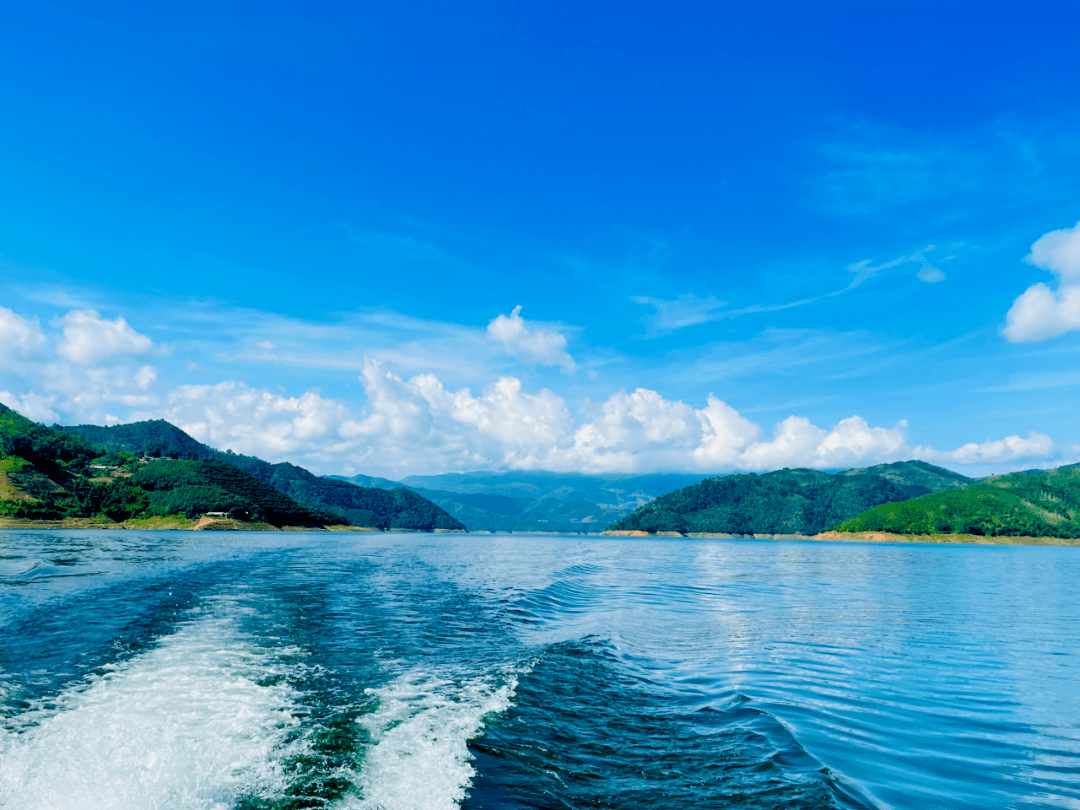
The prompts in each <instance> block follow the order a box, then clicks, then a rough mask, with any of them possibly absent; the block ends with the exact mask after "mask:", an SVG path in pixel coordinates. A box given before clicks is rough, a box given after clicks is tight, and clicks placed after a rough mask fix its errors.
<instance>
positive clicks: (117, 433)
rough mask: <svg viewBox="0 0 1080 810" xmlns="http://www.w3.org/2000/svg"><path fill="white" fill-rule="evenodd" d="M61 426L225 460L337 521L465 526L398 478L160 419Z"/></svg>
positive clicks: (110, 444) (180, 455)
mask: <svg viewBox="0 0 1080 810" xmlns="http://www.w3.org/2000/svg"><path fill="white" fill-rule="evenodd" d="M62 430H64V431H65V432H67V433H70V434H72V435H76V436H80V437H82V438H84V439H86V440H88V441H90V442H92V443H94V444H96V445H99V446H102V447H105V448H108V449H109V450H112V451H115V452H130V453H138V454H142V453H146V454H149V455H152V456H164V457H171V458H174V459H188V460H194V459H203V460H210V461H216V462H220V463H224V464H228V465H231V466H232V467H236V468H238V469H240V470H243V471H244V472H245V473H247V474H248V475H250V476H252V477H254V478H256V479H258V480H259V481H262V482H263V483H265V484H268V485H269V486H270V487H273V488H275V489H277V490H280V491H281V492H283V493H285V494H286V495H288V496H289V497H290V498H292V499H294V500H296V501H299V502H300V503H301V504H304V505H305V506H307V507H309V508H310V509H313V510H316V511H319V512H322V513H329V514H332V515H335V516H337V518H339V521H338V522H342V521H345V522H348V523H350V524H352V525H354V526H365V527H370V528H378V529H384V530H385V529H408V530H412V531H433V530H435V529H439V530H450V531H461V530H464V529H465V525H464V524H463V523H461V522H460V521H459V520H457V519H456V518H454V517H451V516H450V515H449V514H448V513H447V512H446V511H445V510H444V509H442V508H440V507H438V506H436V505H435V504H434V503H432V502H431V501H429V500H428V499H426V498H424V497H423V496H421V495H418V494H417V493H415V492H413V491H411V490H409V489H406V488H404V487H401V485H400V484H398V485H395V488H394V489H383V488H372V487H363V486H358V485H356V484H353V483H349V482H348V481H345V480H341V479H334V478H324V477H321V476H317V475H314V474H313V473H311V472H309V471H308V470H305V469H304V468H303V467H297V466H296V465H294V464H289V463H283V464H271V463H270V462H268V461H264V460H262V459H261V458H256V457H254V456H244V455H239V454H237V453H232V452H222V451H220V450H215V449H214V448H212V447H208V446H207V445H205V444H203V443H202V442H199V441H197V440H196V439H193V438H192V437H191V436H189V435H188V434H187V433H185V432H184V431H182V430H181V429H180V428H178V427H176V426H175V425H173V424H170V423H169V422H166V421H164V420H161V419H156V420H152V421H145V422H135V423H132V424H128V425H113V426H110V427H100V426H98V425H76V426H72V427H65V428H62ZM387 483H392V482H387ZM178 497H179V496H178ZM215 511H216V510H215Z"/></svg>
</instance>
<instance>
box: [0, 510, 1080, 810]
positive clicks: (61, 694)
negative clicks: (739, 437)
mask: <svg viewBox="0 0 1080 810" xmlns="http://www.w3.org/2000/svg"><path fill="white" fill-rule="evenodd" d="M1078 581H1080V549H1076V548H1054V547H1050V548H1038V547H1035V548H1032V547H962V546H920V545H887V546H886V545H870V544H866V545H863V544H840V543H837V544H828V543H812V542H776V541H753V540H712V539H709V540H680V539H675V540H633V539H597V538H590V539H581V538H577V537H548V536H545V537H531V536H520V535H518V536H512V537H498V536H495V537H493V536H468V535H466V536H458V535H455V536H448V535H442V536H438V535H436V536H425V535H366V534H327V533H320V534H300V533H273V534H248V533H242V534H233V533H210V532H204V533H185V532H161V533H143V532H138V533H137V532H126V533H125V532H100V533H89V532H79V533H75V532H69V533H65V532H17V531H14V532H12V531H9V532H0V807H2V808H11V810H23V809H24V808H42V810H44V809H45V808H48V809H49V810H65V809H66V808H87V809H88V810H91V809H92V810H108V809H109V808H124V809H125V810H139V809H140V808H215V809H217V808H220V809H221V810H225V809H226V808H243V809H244V810H256V809H257V808H307V807H335V808H366V809H368V810H376V809H380V810H428V809H430V810H437V809H438V810H442V809H443V808H445V809H446V810H450V809H451V808H457V807H461V808H466V809H470V810H480V809H481V808H483V809H485V810H496V809H498V810H509V809H510V808H515V809H516V808H560V809H563V808H649V809H650V810H665V809H666V808H688V807H692V808H728V807H730V808H747V809H750V808H754V809H756V808H919V809H920V810H923V809H924V808H938V807H940V808H980V809H981V810H985V808H1080V697H1078V685H1080V656H1078V655H1077V653H1078V652H1080V596H1078V588H1077V582H1078Z"/></svg>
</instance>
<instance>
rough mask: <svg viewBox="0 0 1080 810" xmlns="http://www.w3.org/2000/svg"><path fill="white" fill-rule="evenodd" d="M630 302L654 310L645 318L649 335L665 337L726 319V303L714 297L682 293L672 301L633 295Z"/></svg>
mask: <svg viewBox="0 0 1080 810" xmlns="http://www.w3.org/2000/svg"><path fill="white" fill-rule="evenodd" d="M630 300H631V301H633V302H634V303H635V304H642V305H643V306H650V307H653V309H655V312H654V313H653V314H652V315H648V316H646V318H645V326H646V328H647V329H648V334H649V335H665V334H669V333H670V332H674V331H675V330H676V329H682V328H684V327H687V326H697V325H698V324H702V323H708V322H709V321H716V320H719V319H721V318H724V317H727V313H726V312H725V311H724V307H726V306H727V302H726V301H718V300H717V299H716V298H715V297H714V296H711V295H710V296H708V297H706V298H698V297H697V296H696V295H694V294H693V293H684V294H682V295H680V296H679V297H678V298H675V299H674V300H664V299H663V298H650V297H649V296H647V295H633V296H631V297H630Z"/></svg>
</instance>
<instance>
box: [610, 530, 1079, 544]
mask: <svg viewBox="0 0 1080 810" xmlns="http://www.w3.org/2000/svg"><path fill="white" fill-rule="evenodd" d="M602 534H603V535H604V536H607V537H694V538H699V537H700V538H706V537H714V538H720V539H725V540H817V541H820V542H840V543H936V544H952V545H973V546H1080V538H1069V537H1027V536H1001V537H987V536H985V535H977V534H892V533H889V532H821V533H819V534H813V535H811V534H725V533H722V532H687V533H686V534H682V533H680V532H656V533H655V534H650V533H648V532H643V531H639V530H617V531H611V532H603V533H602Z"/></svg>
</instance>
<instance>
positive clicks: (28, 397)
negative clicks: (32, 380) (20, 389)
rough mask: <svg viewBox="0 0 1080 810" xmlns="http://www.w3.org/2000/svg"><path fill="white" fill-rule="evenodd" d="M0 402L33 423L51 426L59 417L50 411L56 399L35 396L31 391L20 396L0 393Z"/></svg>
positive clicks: (6, 392)
mask: <svg viewBox="0 0 1080 810" xmlns="http://www.w3.org/2000/svg"><path fill="white" fill-rule="evenodd" d="M0 402H2V403H3V404H4V405H7V406H8V407H9V408H11V409H12V410H15V411H18V412H19V413H20V414H22V415H23V416H25V417H26V418H27V419H31V420H33V421H34V422H43V423H46V424H50V425H51V424H55V423H56V422H58V421H59V420H60V415H59V414H58V413H57V412H56V411H54V410H53V409H52V405H53V404H54V403H55V402H56V397H51V396H42V395H41V394H35V393H34V392H33V391H31V392H29V393H27V394H23V395H22V396H18V395H16V394H13V393H11V392H10V391H0Z"/></svg>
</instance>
